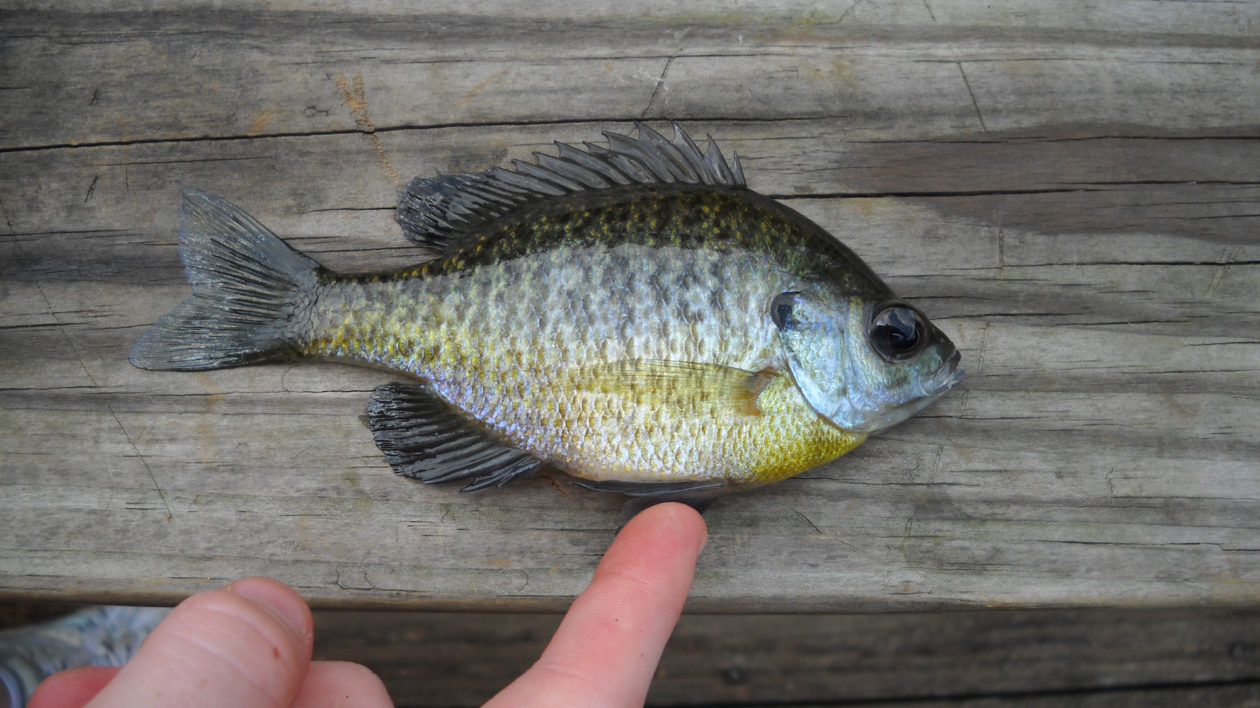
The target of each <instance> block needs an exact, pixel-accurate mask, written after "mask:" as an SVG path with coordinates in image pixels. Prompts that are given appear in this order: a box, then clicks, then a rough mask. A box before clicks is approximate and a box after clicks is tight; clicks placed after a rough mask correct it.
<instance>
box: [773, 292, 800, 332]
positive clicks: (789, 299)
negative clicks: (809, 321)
mask: <svg viewBox="0 0 1260 708" xmlns="http://www.w3.org/2000/svg"><path fill="white" fill-rule="evenodd" d="M800 295H801V294H800V293H799V292H796V291H789V292H785V293H779V294H778V295H775V296H774V300H772V301H771V302H770V319H771V320H772V321H774V326H775V327H778V328H779V329H781V330H782V329H792V328H794V327H798V326H800V324H801V322H800V320H798V319H796V318H795V317H793V316H792V313H793V309H794V308H795V307H796V303H797V299H798V298H799V297H800Z"/></svg>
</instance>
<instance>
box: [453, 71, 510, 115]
mask: <svg viewBox="0 0 1260 708" xmlns="http://www.w3.org/2000/svg"><path fill="white" fill-rule="evenodd" d="M506 73H508V70H507V69H503V70H501V71H499V72H497V73H495V74H494V75H492V76H491V77H490V78H488V79H486V80H485V81H482V82H481V83H479V84H477V85H476V86H474V87H472V90H470V91H469V92H468V93H466V94H464V97H463V98H461V99H459V100H458V101H456V102H455V107H456V108H466V107H467V106H468V103H469V102H470V101H471V100H472V99H473V98H474V97H475V96H476V95H477V94H479V93H481V92H482V91H485V90H486V89H487V88H489V87H490V85H491V84H493V83H494V82H496V81H498V80H499V79H500V78H502V77H503V75H504V74H506Z"/></svg>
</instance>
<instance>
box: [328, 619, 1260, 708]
mask: <svg viewBox="0 0 1260 708" xmlns="http://www.w3.org/2000/svg"><path fill="white" fill-rule="evenodd" d="M559 621H560V618H559V617H558V616H554V615H550V616H548V615H502V614H493V615H490V614H476V613H473V614H467V613H458V614H451V613H408V612H389V613H383V612H344V611H327V612H321V613H317V614H316V628H317V634H318V636H319V638H320V639H319V643H318V644H317V645H316V649H315V652H316V656H317V657H319V658H326V659H353V660H355V661H361V662H364V663H366V664H367V665H368V666H369V667H371V668H372V669H373V670H374V671H376V673H377V674H378V675H379V676H381V677H382V679H383V680H384V681H385V683H386V686H387V687H388V688H389V691H390V695H391V696H393V697H394V700H395V702H397V704H398V705H399V706H415V707H417V708H418V707H420V706H475V705H481V703H483V702H484V701H485V700H486V699H488V698H489V697H490V696H492V695H494V693H496V692H497V691H498V690H499V689H500V688H502V687H503V686H505V685H507V683H508V682H510V681H511V680H512V679H513V678H515V677H516V676H517V675H519V674H520V673H521V672H522V671H524V670H525V669H526V668H528V667H529V666H530V665H531V664H532V663H533V662H534V661H535V660H536V659H537V658H538V655H539V654H540V653H541V651H542V648H543V645H544V644H545V643H546V641H547V639H548V638H550V636H551V633H552V632H554V631H555V628H556V626H557V624H559ZM1257 636H1260V613H1258V612H1257V611H1256V610H1254V609H1252V610H1127V611H1119V612H1117V611H1100V610H1074V611H1067V610H1032V611H1014V612H991V611H982V612H949V613H914V614H883V615H843V616H837V615H831V616H822V617H819V616H805V615H796V616H783V615H742V616H724V615H691V616H685V617H684V618H683V620H682V622H681V623H680V624H679V625H678V628H677V630H676V631H675V632H674V636H673V638H672V639H671V640H670V643H669V646H668V647H666V650H665V653H664V655H663V656H662V657H661V663H660V667H659V669H658V670H657V672H656V676H655V678H654V680H653V682H652V691H651V692H650V693H649V694H648V703H649V704H650V705H654V706H670V705H695V704H696V703H700V702H703V704H704V705H741V706H742V705H792V706H798V705H811V704H812V703H811V702H817V703H816V705H820V706H822V705H832V706H838V705H843V706H851V705H881V706H882V705H891V706H898V707H901V706H915V705H956V704H957V705H983V706H990V707H991V708H1006V707H1008V706H1026V705H1047V706H1063V705H1101V706H1112V705H1121V706H1128V705H1135V706H1159V707H1162V706H1187V705H1195V706H1199V705H1203V706H1238V705H1250V704H1247V703H1246V700H1247V699H1251V700H1255V699H1256V698H1257V697H1260V670H1258V669H1257V656H1256V652H1257V647H1256V641H1255V639H1256V637H1257ZM1136 637H1142V638H1143V639H1142V641H1135V638H1136ZM399 647H408V650H407V651H399ZM1139 698H1141V699H1142V700H1138V699H1139ZM867 701H869V702H870V703H869V704H868V703H866V702H867ZM1143 701H1144V702H1143Z"/></svg>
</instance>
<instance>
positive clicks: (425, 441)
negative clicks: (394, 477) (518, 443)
mask: <svg viewBox="0 0 1260 708" xmlns="http://www.w3.org/2000/svg"><path fill="white" fill-rule="evenodd" d="M368 425H369V427H371V428H372V435H373V436H374V437H375V438H376V446H377V447H378V448H380V450H381V452H383V453H385V458H386V459H387V460H389V464H390V466H391V467H393V468H394V472H395V473H397V474H399V475H401V476H403V477H410V478H413V479H419V480H420V481H422V482H424V483H426V484H433V483H437V482H452V481H456V480H465V479H472V480H473V481H472V483H471V484H469V485H467V486H466V487H464V488H463V489H462V490H460V491H464V492H475V491H477V490H479V489H485V488H486V487H502V486H503V485H505V484H507V483H508V482H511V481H512V480H514V479H516V478H518V477H520V476H522V475H525V474H528V473H530V472H533V471H534V470H536V469H538V467H539V466H540V465H541V464H542V463H541V462H540V461H539V460H538V459H537V458H535V457H534V456H532V455H530V454H529V453H527V452H523V451H521V450H518V449H516V448H514V447H512V446H510V445H507V444H505V443H503V442H501V441H499V440H497V439H495V438H494V437H493V436H492V435H491V434H490V433H489V432H488V431H486V430H484V429H482V428H480V427H479V426H477V425H476V424H475V423H473V422H471V421H469V420H468V418H466V417H465V416H463V415H462V414H460V413H459V412H458V411H457V410H456V409H454V408H452V407H451V406H450V405H449V404H447V403H446V402H445V401H442V400H441V399H439V398H437V397H436V396H434V395H433V394H431V393H429V392H428V391H427V390H426V389H424V388H423V387H422V386H418V385H415V384H405V383H390V384H385V385H384V386H381V387H380V388H378V389H376V392H375V393H373V394H372V402H371V404H369V405H368Z"/></svg>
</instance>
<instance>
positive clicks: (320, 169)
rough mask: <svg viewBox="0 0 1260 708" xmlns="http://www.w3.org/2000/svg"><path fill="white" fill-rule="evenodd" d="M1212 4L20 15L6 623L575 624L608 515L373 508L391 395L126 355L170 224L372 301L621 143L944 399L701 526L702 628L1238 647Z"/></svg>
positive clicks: (3, 587) (1244, 405)
mask: <svg viewBox="0 0 1260 708" xmlns="http://www.w3.org/2000/svg"><path fill="white" fill-rule="evenodd" d="M1211 5H1217V4H1193V5H1187V4H1184V3H1138V4H1135V5H1132V6H1126V8H1125V9H1119V8H1118V6H1116V7H1111V8H1110V9H1102V8H1095V7H1092V6H1089V7H1086V5H1080V6H1076V5H1069V6H1065V7H1066V8H1067V9H1063V10H1062V11H1059V10H1050V9H1044V8H1041V7H1040V6H1038V7H1037V8H1032V7H1023V6H1022V5H1021V6H1017V5H1015V4H1008V5H999V6H998V7H997V9H995V10H994V11H993V12H992V13H990V14H985V13H984V12H983V11H981V10H979V9H976V8H978V7H979V6H970V5H968V4H964V3H947V2H940V1H934V2H932V3H931V4H930V6H929V4H928V3H922V2H919V3H900V4H897V3H892V4H890V5H889V6H887V7H885V8H883V9H875V8H873V7H868V6H867V5H865V4H858V5H855V6H854V7H853V8H852V12H850V13H849V14H847V15H846V16H845V17H844V19H843V21H839V22H834V21H833V22H830V23H829V22H823V21H819V22H814V21H810V22H802V23H795V22H785V21H784V20H783V19H782V17H781V16H780V15H776V14H775V12H781V13H784V14H789V15H790V14H793V13H795V12H796V11H797V9H798V8H797V7H796V6H793V5H786V4H784V5H779V6H776V7H778V8H779V10H776V11H765V12H761V11H757V12H755V13H754V12H752V11H748V13H749V14H741V15H736V16H726V15H723V14H721V13H719V12H717V11H715V10H713V9H712V8H702V9H699V10H697V13H696V16H695V17H693V18H690V19H687V20H685V21H680V18H678V17H674V18H673V19H670V18H669V17H665V18H664V19H659V20H643V19H634V20H632V19H622V18H618V17H608V16H603V15H601V14H600V13H603V12H605V11H606V10H608V7H607V6H599V5H596V6H592V7H594V8H595V9H587V10H574V11H571V12H570V14H563V13H560V11H559V10H555V9H554V8H553V10H554V12H556V13H559V14H557V15H555V16H552V17H550V18H549V17H548V16H547V15H546V14H540V15H538V16H536V17H533V18H515V19H514V20H513V21H512V22H505V21H504V17H506V16H512V17H515V16H514V15H511V12H510V11H508V10H504V9H503V8H502V7H500V6H495V7H496V8H497V9H490V10H485V11H481V10H478V11H473V10H468V11H467V12H462V11H461V12H454V11H453V10H452V8H446V10H447V11H452V12H453V14H441V13H442V12H443V8H442V7H440V6H437V7H435V8H434V9H432V10H430V11H427V12H431V13H438V14H419V15H414V16H396V15H393V14H391V13H392V12H393V11H394V10H397V9H398V7H396V6H394V5H392V4H390V3H386V2H381V3H378V4H376V5H373V6H372V8H369V9H366V10H365V9H362V8H358V9H351V8H344V7H343V8H340V10H339V11H335V12H334V11H330V12H278V13H270V12H254V11H252V10H250V9H243V10H242V9H239V8H238V9H236V10H232V9H229V10H213V11H212V10H205V9H198V8H193V7H180V6H175V5H171V6H169V7H167V8H166V9H164V10H162V11H159V12H157V13H152V14H150V13H131V12H126V11H125V10H127V9H128V8H126V7H123V6H120V7H117V8H115V9H116V10H119V12H118V13H116V14H101V13H99V12H77V11H73V12H33V11H32V12H10V13H8V14H6V15H5V16H4V17H3V23H2V25H0V26H2V27H3V29H2V30H0V31H2V32H3V33H4V37H5V41H3V42H0V53H3V56H4V61H3V62H2V63H0V79H2V80H0V87H3V90H2V91H0V108H3V109H4V110H5V113H4V114H5V115H13V116H21V117H22V119H21V120H10V121H5V122H4V123H3V124H0V212H2V214H3V217H4V219H3V221H2V222H0V230H2V231H3V234H0V407H2V408H3V412H0V468H2V469H3V470H4V472H3V476H2V477H0V484H3V486H4V492H3V494H2V495H0V509H3V514H2V515H0V595H3V596H5V597H29V596H40V597H54V596H55V597H64V598H69V599H95V600H102V599H117V600H125V601H153V602H170V601H173V600H176V599H178V598H179V597H181V596H182V595H184V594H186V593H188V592H190V591H193V590H196V589H200V588H204V587H209V586H212V585H215V584H217V583H220V582H222V581H224V580H227V579H231V578H235V577H239V576H240V575H243V574H249V573H259V574H267V575H273V576H276V577H279V578H281V579H283V580H286V581H287V582H291V583H293V584H295V585H297V586H298V587H299V588H301V589H302V590H303V592H304V593H305V594H306V595H307V596H308V597H309V598H310V599H311V600H312V601H313V602H315V603H316V604H320V605H324V606H348V605H357V606H390V607H425V608H449V609H484V608H499V609H559V608H560V607H563V606H564V605H565V604H567V602H568V599H569V598H570V597H572V595H573V594H574V593H575V592H576V591H577V590H578V589H580V587H581V586H582V584H583V583H584V582H585V580H586V579H587V577H589V574H590V572H591V570H592V569H593V567H594V563H595V562H596V560H597V558H598V556H599V554H600V553H601V552H602V550H603V548H604V547H605V546H606V544H607V542H608V541H609V539H610V538H611V535H612V532H613V528H614V526H615V523H616V519H617V501H616V500H615V499H611V498H607V497H602V496H598V495H594V494H590V493H587V492H583V491H577V490H571V489H570V488H568V487H564V486H561V487H559V488H557V487H556V486H553V485H551V484H549V483H548V482H547V481H546V480H528V481H525V482H522V483H518V484H515V485H513V486H512V488H509V489H504V490H501V491H497V492H489V493H484V494H481V495H474V496H468V495H459V494H458V493H457V492H456V491H455V490H453V489H443V488H425V487H421V486H418V485H413V484H410V483H406V482H403V481H401V480H397V479H395V478H393V476H392V475H391V474H390V473H389V471H388V469H387V467H386V466H385V465H384V464H383V462H382V460H381V459H380V456H379V454H378V453H377V452H376V450H375V448H374V447H373V446H372V444H371V441H370V437H369V436H368V434H367V433H366V431H365V430H363V428H362V426H361V425H360V423H359V421H358V416H359V415H360V413H361V412H362V407H363V405H364V403H365V401H366V396H367V394H368V392H369V391H370V390H371V389H372V387H373V386H375V385H376V384H378V383H380V382H382V381H384V380H387V379H388V377H387V376H384V375H382V374H380V373H376V372H370V371H362V370H353V369H348V368H345V367H337V366H330V365H316V364H300V365H292V366H272V367H257V368H251V369H242V370H236V371H224V372H212V373H208V374H200V375H184V374H155V373H151V372H141V371H137V370H135V369H132V368H131V367H130V366H128V365H127V363H126V353H127V350H128V349H129V347H130V345H131V344H132V343H133V342H134V341H135V338H136V337H137V336H138V335H139V332H140V331H141V330H142V328H143V327H144V326H147V324H148V323H150V322H152V321H153V319H155V318H156V317H157V316H159V315H161V314H162V313H164V312H165V311H167V310H168V309H169V308H170V307H171V306H172V305H173V304H174V303H175V302H177V301H178V300H179V299H181V298H182V297H183V296H184V295H185V294H186V292H187V289H186V285H185V284H184V283H183V276H182V272H181V268H180V266H179V261H178V257H177V254H176V249H175V246H174V229H175V224H176V221H177V208H178V191H179V189H180V188H182V187H185V186H196V187H200V188H203V189H208V190H210V191H214V192H218V193H221V194H223V195H224V196H227V197H229V198H232V199H234V200H235V201H238V202H240V203H241V204H242V205H243V206H245V207H246V208H247V209H249V210H250V211H251V212H253V213H254V214H255V215H256V216H258V217H259V218H260V219H261V220H262V221H264V222H265V223H267V224H268V225H270V226H272V227H273V228H274V229H275V230H276V231H277V232H278V233H281V234H282V235H285V236H286V237H287V238H290V240H291V242H292V243H294V244H295V245H296V246H298V247H299V248H302V249H304V250H308V251H310V252H312V253H313V254H315V255H316V256H317V257H318V258H320V259H321V260H322V261H324V262H326V263H328V264H329V265H332V266H336V267H339V268H347V269H365V268H369V267H374V266H375V267H381V266H389V265H399V264H401V263H405V262H409V261H411V260H413V259H414V258H416V256H417V254H416V253H415V252H414V250H413V249H411V248H410V247H407V246H405V245H402V244H401V243H400V241H399V239H398V238H397V231H396V229H395V227H394V226H393V225H392V207H393V200H394V198H395V195H396V193H397V190H398V188H399V186H400V183H401V181H402V180H405V179H406V178H408V177H409V176H410V175H412V174H433V173H435V172H437V171H439V170H441V171H444V172H452V171H463V170H476V169H482V168H484V167H486V166H489V165H497V164H505V163H506V161H508V160H510V159H511V158H523V157H527V156H528V155H529V153H530V152H532V151H534V150H547V149H549V146H550V142H551V141H552V140H554V139H561V140H565V141H574V142H580V141H581V140H587V139H594V138H595V137H596V133H597V132H598V131H599V130H601V129H611V130H617V131H624V130H626V129H628V127H629V121H631V120H633V119H636V118H640V117H644V116H647V117H649V118H655V117H678V118H684V119H686V118H691V119H693V120H692V121H691V122H689V123H688V125H689V127H692V128H693V129H695V130H698V131H706V130H707V131H710V132H713V133H714V134H715V136H717V137H718V138H719V139H720V140H721V141H722V144H723V147H724V148H725V149H727V151H728V152H729V151H730V150H731V149H735V150H737V151H739V152H740V154H741V155H742V156H743V157H744V158H745V164H746V167H747V170H748V173H749V179H750V182H751V183H752V185H753V186H754V187H755V188H758V189H760V190H762V191H765V192H767V193H771V194H774V195H776V196H779V197H781V198H784V199H785V200H786V201H787V202H788V203H789V204H791V205H792V206H794V207H796V208H798V209H800V210H802V211H803V212H805V213H807V214H808V215H809V216H811V217H812V218H815V219H817V220H819V221H820V222H821V223H823V224H824V225H825V226H827V227H828V228H829V229H832V230H833V231H834V232H835V233H837V234H838V235H839V236H841V237H842V238H843V239H844V240H845V241H846V242H847V243H849V244H850V245H851V246H852V247H853V248H854V249H855V250H857V251H858V252H859V253H860V254H862V255H863V256H864V257H865V258H866V259H867V260H868V261H869V262H870V263H871V264H872V265H873V266H874V267H875V269H876V270H877V271H878V272H880V273H882V274H885V275H887V279H888V280H889V282H890V284H891V285H892V286H893V287H894V288H895V289H897V290H898V291H899V292H901V293H902V294H904V295H905V296H906V297H907V298H910V299H913V300H915V301H916V302H919V303H921V304H922V305H923V306H924V308H925V309H926V310H927V311H928V312H929V313H930V314H931V315H932V316H933V318H934V319H935V320H937V321H939V322H941V323H942V326H943V327H944V328H945V329H946V330H947V332H948V333H949V334H950V335H951V336H953V337H954V338H955V340H956V341H958V342H959V343H960V345H961V347H962V349H963V356H964V358H965V359H964V360H965V362H966V366H967V369H968V372H969V379H968V382H967V384H966V386H965V387H964V389H963V390H962V391H960V392H959V393H958V394H956V395H952V396H950V397H949V398H947V399H946V400H945V401H942V402H941V403H940V404H939V405H937V406H936V407H934V408H933V409H932V410H931V411H929V412H928V413H927V414H926V415H923V416H920V417H919V418H917V419H915V420H913V421H911V422H910V423H908V424H907V425H905V426H902V427H899V428H897V429H895V430H893V431H890V432H889V433H888V434H886V435H883V436H881V437H879V438H878V439H876V440H873V441H871V442H869V443H868V444H867V445H865V446H863V447H862V448H861V449H859V450H858V451H857V452H855V453H853V454H852V455H850V456H848V457H846V458H844V459H842V460H840V461H838V462H837V463H834V464H832V465H828V466H826V467H823V468H820V469H818V470H814V471H811V472H810V473H807V474H806V475H803V476H802V477H801V478H800V479H797V480H792V481H790V482H787V483H784V484H781V485H777V486H775V487H771V488H768V489H766V490H763V491H760V492H756V493H753V494H749V495H745V496H741V497H738V498H732V499H729V500H724V501H723V502H722V503H721V504H719V505H718V506H717V507H715V509H714V512H713V515H712V517H711V519H710V524H711V532H712V540H711V542H710V545H709V549H708V550H707V551H706V555H705V557H704V559H703V560H702V564H701V570H700V575H699V578H698V581H697V585H696V589H695V592H694V593H693V599H692V604H691V607H692V609H694V610H698V611H733V610H774V611H800V612H811V611H846V612H852V611H861V610H877V611H886V610H907V609H928V608H945V607H948V608H957V607H960V606H973V605H984V606H1001V607H1023V606H1043V605H1052V606H1063V605H1066V606H1073V607H1095V606H1160V607H1169V606H1179V605H1196V606H1197V605H1254V604H1255V603H1256V601H1257V600H1258V599H1260V524H1258V522H1257V519H1260V479H1258V478H1257V475H1256V468H1257V464H1258V460H1260V444H1258V443H1257V440H1260V403H1258V401H1260V378H1258V377H1257V375H1256V374H1257V371H1260V338H1257V336H1256V332H1257V331H1258V329H1257V327H1260V293H1258V292H1257V289H1256V288H1255V284H1256V282H1257V275H1258V271H1257V269H1258V268H1260V241H1258V240H1257V239H1256V236H1255V234H1256V226H1257V224H1258V223H1260V216H1258V215H1257V210H1256V208H1255V205H1256V204H1257V203H1260V167H1258V165H1260V141H1258V140H1257V137H1260V136H1258V135H1257V126H1260V90H1257V89H1260V83H1258V82H1260V73H1257V72H1255V70H1254V69H1255V66H1256V64H1257V59H1258V57H1260V48H1258V46H1257V42H1256V40H1255V33H1254V31H1251V30H1252V29H1254V20H1253V19H1252V18H1251V16H1250V13H1249V10H1251V9H1253V8H1250V7H1249V6H1244V7H1238V6H1228V7H1226V6H1217V7H1215V8H1212V7H1209V6H1211ZM1139 6H1140V7H1141V8H1145V9H1146V10H1148V11H1149V12H1146V13H1145V14H1142V13H1138V11H1137V10H1136V9H1134V8H1137V7H1139ZM229 7H230V6H229ZM600 7H604V10H600V9H599V8H600ZM627 7H628V6H627ZM1016 7H1022V8H1023V9H1022V10H1021V12H1019V13H1014V12H1013V10H1014V9H1015V8H1016ZM888 8H892V9H888ZM898 8H899V10H900V12H901V13H902V14H897V12H894V10H897V9H898ZM1073 8H1075V9H1076V10H1080V11H1081V12H1080V13H1079V16H1077V15H1076V14H1073V12H1072V11H1071V10H1072V9H1073ZM63 9H71V8H63ZM545 10H546V8H544V11H545ZM871 13H874V14H871ZM609 14H612V13H611V12H610V13H609ZM597 16H598V19H599V21H597V22H591V21H590V20H592V19H594V18H596V17H597ZM749 17H751V19H749ZM1091 18H1092V20H1100V19H1102V20H1106V21H1105V22H1101V23H1100V24H1095V25H1091V24H1089V21H1090V20H1091ZM814 19H818V18H814ZM832 19H833V20H835V19H836V18H835V17H832ZM1042 20H1045V21H1044V22H1042V23H1041V24H1040V25H1038V22H1041V21H1042ZM1039 27H1040V28H1039ZM666 29H668V30H671V31H664V30H666ZM673 29H676V30H677V31H676V32H674V31H672V30H673ZM46 77H61V78H60V79H59V80H55V81H51V80H46ZM566 495H567V497H568V498H566Z"/></svg>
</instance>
